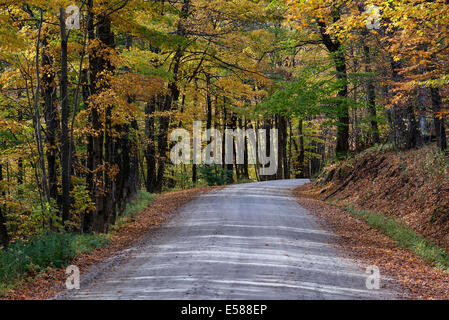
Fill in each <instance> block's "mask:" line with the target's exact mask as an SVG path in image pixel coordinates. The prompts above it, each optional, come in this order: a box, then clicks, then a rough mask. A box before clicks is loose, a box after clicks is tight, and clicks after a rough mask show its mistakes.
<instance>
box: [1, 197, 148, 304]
mask: <svg viewBox="0 0 449 320" xmlns="http://www.w3.org/2000/svg"><path fill="white" fill-rule="evenodd" d="M153 199H154V195H153V194H150V193H147V192H144V191H138V193H137V198H136V200H135V201H133V202H131V203H129V204H128V205H127V206H126V209H125V211H124V213H123V215H122V218H121V219H120V220H119V221H118V223H117V225H116V226H115V227H113V228H111V230H112V231H113V230H117V229H118V228H119V227H120V226H122V225H124V224H125V223H126V222H127V221H129V219H130V218H132V217H134V216H135V215H136V214H138V213H139V212H141V211H143V210H145V209H146V208H147V207H148V206H149V205H150V204H151V202H152V201H153ZM108 239H109V235H96V234H83V235H80V234H75V233H45V234H43V235H39V236H35V237H33V238H31V239H30V240H29V241H26V242H16V243H14V244H12V245H10V246H9V247H8V249H6V250H3V251H2V250H0V297H2V296H4V295H5V294H6V293H7V292H8V290H11V289H13V288H14V287H16V286H17V285H19V284H20V283H21V281H23V280H24V279H25V278H26V277H27V276H30V275H31V276H33V275H37V274H39V273H42V272H44V271H46V270H48V268H61V267H63V266H65V265H66V264H68V263H69V262H70V261H71V260H72V259H74V258H75V257H76V256H77V255H79V254H81V253H88V252H92V251H93V250H95V249H97V248H100V247H103V246H106V245H107V244H108V243H109V240H108Z"/></svg>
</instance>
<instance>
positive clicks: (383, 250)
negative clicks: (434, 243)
mask: <svg viewBox="0 0 449 320" xmlns="http://www.w3.org/2000/svg"><path fill="white" fill-rule="evenodd" d="M295 194H296V196H297V199H298V202H299V203H300V204H301V205H302V206H304V207H305V208H306V209H308V210H309V211H310V212H311V213H313V214H314V215H315V216H317V217H318V218H319V221H320V222H321V224H322V225H323V227H325V228H326V229H328V230H330V231H332V232H333V233H335V234H337V235H338V236H339V237H338V239H337V241H336V243H335V245H336V246H337V247H338V248H341V249H343V252H344V253H345V254H346V255H348V256H349V257H350V258H352V259H354V260H356V261H359V262H360V263H363V264H366V265H376V266H378V267H379V269H380V272H381V274H382V275H387V276H389V277H391V278H393V280H394V282H396V286H397V288H396V289H397V290H398V291H399V292H404V293H405V294H406V296H408V297H410V298H411V299H449V275H448V274H446V273H444V272H441V271H439V270H437V269H435V268H433V267H431V266H429V265H428V264H427V263H426V262H425V261H423V260H422V259H420V258H419V257H417V256H415V255H414V254H412V253H411V252H410V251H408V250H407V249H404V248H401V247H399V246H398V245H396V244H395V242H393V241H392V240H391V239H390V238H389V237H387V236H386V235H384V234H382V233H381V232H380V231H378V230H377V229H374V228H372V227H371V226H370V225H368V224H367V223H366V222H365V221H362V220H359V219H356V218H355V217H353V216H352V215H350V214H349V213H347V212H346V211H343V210H340V209H338V208H337V207H335V206H332V205H329V204H327V203H324V202H323V201H321V200H319V199H317V198H318V197H320V196H319V189H317V188H316V186H314V185H313V184H308V185H305V186H302V187H300V188H298V189H297V190H296V191H295Z"/></svg>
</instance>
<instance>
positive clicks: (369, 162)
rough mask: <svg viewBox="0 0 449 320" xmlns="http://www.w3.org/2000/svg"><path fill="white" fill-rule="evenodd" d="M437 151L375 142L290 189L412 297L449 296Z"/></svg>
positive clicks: (445, 188)
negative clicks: (404, 149)
mask: <svg viewBox="0 0 449 320" xmlns="http://www.w3.org/2000/svg"><path fill="white" fill-rule="evenodd" d="M435 149H436V148H435V146H428V147H424V148H422V149H419V150H412V151H408V152H399V153H398V152H395V151H391V150H382V149H381V148H377V149H376V148H373V149H370V150H367V151H366V152H364V153H362V154H360V155H358V156H356V157H355V158H352V159H349V160H347V161H345V162H343V163H340V164H337V165H334V166H332V167H329V168H327V169H326V170H325V173H324V174H322V176H320V177H319V178H318V180H317V181H315V182H314V183H310V184H307V185H304V186H301V187H300V188H298V189H297V190H295V193H296V195H297V198H298V201H299V202H300V204H301V205H303V206H304V207H305V208H307V209H308V210H310V211H311V212H312V213H314V214H315V215H316V216H317V217H319V218H320V221H321V222H322V224H323V226H325V227H326V228H328V229H329V230H331V231H332V232H334V233H336V234H337V235H339V236H340V237H339V239H338V240H337V241H336V245H337V246H339V247H341V248H343V249H344V251H345V252H346V253H347V254H348V255H349V256H350V257H351V258H354V259H356V260H359V261H360V262H362V263H365V264H371V265H376V266H378V267H379V268H380V270H381V274H386V275H388V276H391V277H393V278H395V279H396V280H397V281H398V282H399V283H400V284H401V285H402V287H403V289H404V291H405V292H406V293H407V294H408V295H409V296H410V297H411V298H415V299H449V273H448V270H449V268H448V263H447V262H448V261H449V260H448V255H447V254H448V252H449V213H448V210H449V209H448V208H449V179H448V178H449V172H448V167H449V161H448V159H447V157H446V156H444V155H440V154H438V153H437V152H435V151H434V150H435ZM429 252H430V253H429Z"/></svg>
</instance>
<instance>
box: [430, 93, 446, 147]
mask: <svg viewBox="0 0 449 320" xmlns="http://www.w3.org/2000/svg"><path fill="white" fill-rule="evenodd" d="M430 94H431V98H432V111H433V121H434V123H435V135H436V138H437V146H438V150H439V151H441V152H446V150H447V140H446V129H445V127H444V118H443V117H442V116H441V114H440V112H441V95H440V89H438V88H430Z"/></svg>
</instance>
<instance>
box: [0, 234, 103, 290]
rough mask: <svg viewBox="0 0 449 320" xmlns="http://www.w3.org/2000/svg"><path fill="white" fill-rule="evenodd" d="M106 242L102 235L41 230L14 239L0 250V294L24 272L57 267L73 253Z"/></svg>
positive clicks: (11, 285)
mask: <svg viewBox="0 0 449 320" xmlns="http://www.w3.org/2000/svg"><path fill="white" fill-rule="evenodd" d="M108 242H109V241H108V239H107V237H106V236H99V235H78V234H73V233H45V234H42V235H41V236H35V237H33V238H32V239H31V240H30V241H27V242H23V241H21V242H16V243H14V244H12V245H11V246H9V247H8V248H7V249H6V250H3V251H0V295H2V294H4V293H5V291H7V290H8V289H10V288H12V287H14V284H16V283H17V282H18V281H20V280H21V279H23V277H24V276H25V275H26V274H27V273H30V272H32V273H38V272H41V271H43V270H45V269H46V268H48V267H53V268H61V267H63V266H64V264H65V263H66V262H68V261H70V260H71V259H73V258H74V257H75V256H76V255H78V254H80V253H85V252H90V251H92V250H94V249H96V248H98V247H102V246H104V245H106V244H107V243H108Z"/></svg>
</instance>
